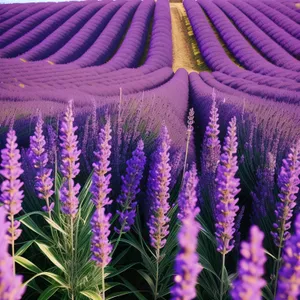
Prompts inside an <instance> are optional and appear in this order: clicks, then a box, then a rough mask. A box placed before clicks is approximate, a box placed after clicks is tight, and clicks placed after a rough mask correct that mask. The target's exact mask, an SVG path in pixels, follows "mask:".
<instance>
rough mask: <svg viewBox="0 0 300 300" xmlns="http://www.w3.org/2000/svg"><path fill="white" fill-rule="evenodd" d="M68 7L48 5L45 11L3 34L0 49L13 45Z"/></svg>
mask: <svg viewBox="0 0 300 300" xmlns="http://www.w3.org/2000/svg"><path fill="white" fill-rule="evenodd" d="M68 5H70V4H69V3H66V2H64V3H58V4H56V5H50V6H49V7H47V8H46V9H43V10H42V11H40V12H38V13H36V14H34V15H33V16H31V17H30V18H27V19H25V20H24V21H22V22H20V23H19V24H17V25H16V26H14V27H13V28H11V29H10V30H8V31H7V32H5V33H4V34H3V35H1V37H0V48H4V47H6V46H7V45H9V44H11V43H13V42H14V41H16V40H17V39H19V38H20V37H22V36H23V35H24V34H26V33H30V32H31V31H32V30H34V29H35V27H36V26H38V25H39V24H41V23H42V22H44V21H45V20H47V18H49V17H50V16H52V15H54V14H55V13H57V12H58V11H59V10H60V9H62V8H64V7H66V6H68Z"/></svg>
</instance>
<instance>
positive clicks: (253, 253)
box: [231, 225, 267, 300]
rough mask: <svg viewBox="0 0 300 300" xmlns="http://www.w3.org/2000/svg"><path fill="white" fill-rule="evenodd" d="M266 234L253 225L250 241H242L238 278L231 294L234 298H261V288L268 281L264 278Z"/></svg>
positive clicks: (252, 299) (235, 299)
mask: <svg viewBox="0 0 300 300" xmlns="http://www.w3.org/2000/svg"><path fill="white" fill-rule="evenodd" d="M263 239H264V234H263V232H261V231H260V230H259V228H258V227H257V226H255V225H253V226H252V227H251V229H250V242H242V243H241V256H242V259H241V260H240V262H239V270H238V275H239V277H238V279H237V280H235V281H234V283H233V289H232V291H231V295H232V298H233V300H240V299H243V300H260V299H261V289H262V288H263V287H264V286H265V284H266V281H265V280H264V279H263V275H264V264H265V262H266V260H267V258H266V255H265V252H264V248H263Z"/></svg>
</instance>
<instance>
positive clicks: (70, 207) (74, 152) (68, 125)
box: [59, 101, 80, 218]
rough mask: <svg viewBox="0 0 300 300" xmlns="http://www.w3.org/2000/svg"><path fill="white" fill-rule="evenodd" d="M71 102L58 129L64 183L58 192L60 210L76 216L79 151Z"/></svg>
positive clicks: (78, 186) (78, 187)
mask: <svg viewBox="0 0 300 300" xmlns="http://www.w3.org/2000/svg"><path fill="white" fill-rule="evenodd" d="M72 105H73V102H72V101H69V104H68V107H67V111H66V113H65V115H64V118H63V121H62V123H61V128H60V136H59V138H60V140H61V143H60V146H61V160H62V163H61V172H62V174H63V177H64V178H63V179H64V183H63V185H62V187H61V190H60V199H61V202H62V206H61V210H62V212H63V213H65V214H68V215H71V216H72V218H74V217H75V216H76V213H77V210H78V198H77V194H78V193H79V189H80V185H79V184H78V183H77V184H75V182H74V178H75V177H76V176H77V175H78V174H79V171H80V170H79V163H78V160H79V155H80V150H78V149H77V144H78V141H77V135H76V134H75V131H76V130H77V127H76V126H74V117H73V108H72Z"/></svg>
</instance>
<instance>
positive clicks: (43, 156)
mask: <svg viewBox="0 0 300 300" xmlns="http://www.w3.org/2000/svg"><path fill="white" fill-rule="evenodd" d="M45 145H46V141H45V137H44V135H43V120H42V117H41V115H39V118H38V121H37V124H36V127H35V132H34V135H33V136H32V137H30V158H31V162H32V164H33V166H34V168H35V169H36V170H37V174H36V177H35V189H36V191H37V192H38V197H39V198H40V199H42V200H45V201H46V204H47V205H46V206H44V207H43V210H45V211H47V212H51V211H52V209H53V207H54V202H53V203H51V204H50V202H49V198H50V197H51V196H52V195H53V193H54V192H53V190H52V188H53V179H52V178H51V173H52V170H51V169H48V168H46V166H47V163H48V154H47V152H46V151H45Z"/></svg>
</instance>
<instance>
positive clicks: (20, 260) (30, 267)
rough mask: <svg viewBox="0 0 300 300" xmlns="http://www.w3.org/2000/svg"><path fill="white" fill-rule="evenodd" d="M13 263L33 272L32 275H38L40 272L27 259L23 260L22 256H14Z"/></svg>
mask: <svg viewBox="0 0 300 300" xmlns="http://www.w3.org/2000/svg"><path fill="white" fill-rule="evenodd" d="M14 258H15V262H16V263H18V264H19V265H21V266H22V267H24V268H25V269H27V270H29V271H31V272H33V273H40V272H42V270H41V269H40V268H39V267H38V266H36V265H35V264H34V263H32V262H31V261H30V260H28V259H27V258H24V257H22V256H15V257H14Z"/></svg>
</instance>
